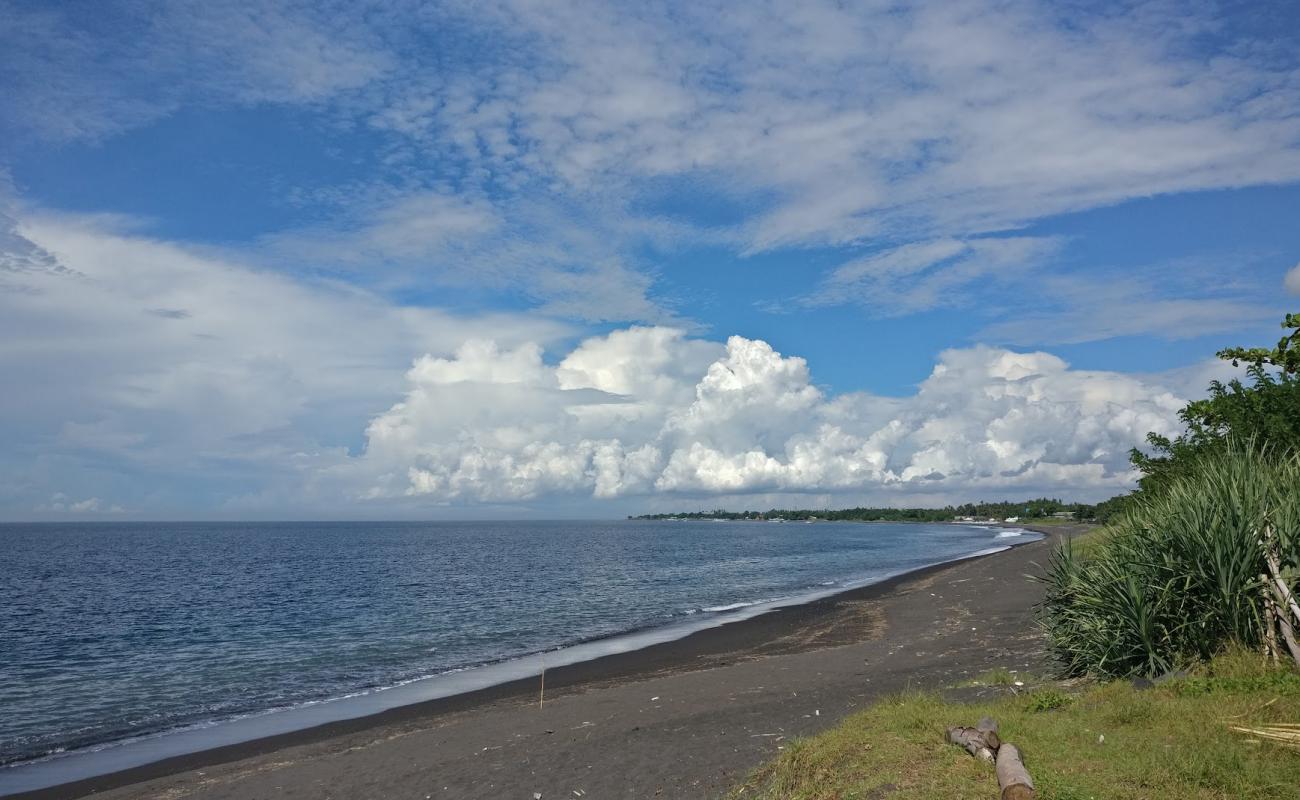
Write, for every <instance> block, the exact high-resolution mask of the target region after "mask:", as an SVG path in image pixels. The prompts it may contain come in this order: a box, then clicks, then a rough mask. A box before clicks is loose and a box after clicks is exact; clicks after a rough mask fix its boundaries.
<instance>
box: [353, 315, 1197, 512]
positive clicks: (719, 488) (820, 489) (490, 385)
mask: <svg viewBox="0 0 1300 800" xmlns="http://www.w3.org/2000/svg"><path fill="white" fill-rule="evenodd" d="M638 352H642V353H644V354H645V355H646V358H645V359H644V360H636V359H635V354H636V353H638ZM710 360H711V363H710ZM633 363H635V364H636V370H635V372H632V371H629V369H628V366H629V365H631V364H633ZM688 365H689V368H688ZM407 379H408V381H409V382H410V389H409V390H408V392H407V394H406V397H405V399H404V400H403V401H402V402H401V403H398V404H397V405H394V406H393V407H392V408H391V409H389V410H388V411H387V412H385V413H384V414H381V415H380V416H378V417H376V418H375V420H374V421H373V422H372V423H371V425H370V428H369V430H368V445H367V448H366V451H365V453H364V454H362V455H361V456H360V457H359V458H355V459H352V460H351V461H350V462H349V463H348V464H347V465H345V466H343V467H339V468H338V469H337V470H336V471H335V473H334V475H333V478H334V479H338V480H342V481H343V482H345V483H351V484H352V485H354V486H366V487H369V488H368V489H367V490H366V494H367V495H368V497H370V498H371V499H374V498H385V497H387V498H402V497H405V498H407V499H412V498H414V499H416V500H423V501H426V502H427V501H436V502H448V501H450V502H503V501H505V502H515V501H525V500H538V499H542V498H546V497H549V496H557V495H558V496H562V497H563V496H568V497H574V496H591V497H597V498H612V497H619V496H638V497H645V496H650V495H655V494H670V495H676V496H680V495H695V494H718V495H733V496H734V495H746V494H755V493H771V492H777V493H800V494H807V493H813V494H816V493H830V494H831V495H844V494H851V493H863V492H869V493H879V492H891V493H894V496H902V497H906V496H910V495H914V494H926V493H936V492H948V493H955V492H962V491H965V492H970V491H974V490H989V491H1009V492H1024V491H1055V490H1061V489H1068V490H1073V491H1080V490H1083V491H1089V490H1091V491H1102V492H1103V493H1104V491H1109V490H1118V489H1121V488H1123V487H1126V486H1128V485H1130V483H1131V481H1132V479H1133V475H1132V473H1131V472H1130V469H1129V466H1128V461H1127V454H1128V450H1129V448H1131V447H1132V446H1134V445H1137V444H1140V443H1141V442H1142V441H1143V439H1144V437H1145V435H1146V434H1147V432H1148V431H1152V430H1154V431H1159V432H1161V433H1173V432H1174V431H1176V429H1177V411H1178V409H1179V408H1181V407H1182V406H1183V405H1184V403H1185V401H1184V400H1183V399H1181V398H1180V397H1178V396H1177V395H1175V394H1174V393H1173V392H1171V391H1169V390H1167V389H1165V388H1163V387H1162V386H1161V385H1160V384H1159V383H1158V382H1155V381H1153V380H1150V379H1147V380H1144V379H1140V378H1137V377H1133V376H1126V375H1122V374H1118V373H1110V372H1096V371H1080V370H1073V369H1070V368H1069V366H1068V365H1067V364H1066V363H1065V362H1064V361H1062V360H1061V359H1059V358H1057V357H1055V356H1052V355H1049V354H1047V353H1015V352H1011V351H1007V350H1000V349H994V348H988V347H977V348H972V349H966V350H948V351H945V352H944V353H943V354H941V356H940V359H939V363H938V364H937V365H936V366H935V369H934V371H933V373H932V374H931V375H930V377H929V378H927V379H926V380H925V381H924V382H923V383H922V384H921V385H920V387H919V388H918V391H917V393H916V394H915V395H914V396H912V397H909V398H901V399H896V398H877V397H873V396H871V395H866V394H850V395H844V396H840V397H836V398H829V397H827V396H826V394H825V393H824V392H823V391H822V390H821V389H819V388H818V387H817V386H816V385H814V384H813V383H812V381H811V376H810V374H809V371H808V367H807V364H806V363H805V362H804V361H803V359H800V358H797V357H788V356H783V355H781V354H780V353H777V352H775V351H774V350H773V349H772V348H771V347H770V346H769V345H768V344H766V343H765V342H762V341H758V340H751V339H745V338H743V337H739V336H733V337H731V338H730V339H729V340H728V341H727V345H726V350H725V352H722V353H719V352H717V350H716V345H712V344H710V343H707V342H699V341H696V340H692V339H690V338H687V337H685V336H684V335H683V334H682V332H681V331H678V330H671V329H663V328H634V329H630V330H621V331H615V332H613V333H611V334H609V335H608V336H603V337H594V338H592V339H589V340H587V341H585V342H583V343H582V344H581V345H579V346H578V347H577V348H576V349H575V350H574V351H573V352H572V353H570V354H569V356H568V357H566V358H565V359H563V360H561V361H560V363H559V364H558V365H556V366H554V367H552V366H548V365H547V364H546V363H545V361H544V360H543V359H542V356H541V351H540V350H539V349H538V348H535V347H530V346H527V345H525V346H522V347H519V348H516V349H513V350H502V349H499V348H497V347H495V346H492V345H490V344H487V343H476V344H471V345H467V346H465V347H463V348H462V349H461V350H460V351H459V352H458V353H457V354H456V356H455V357H454V358H450V359H446V358H424V359H420V360H419V361H417V362H416V364H415V366H414V367H413V368H412V369H411V370H410V371H409V372H408V374H407Z"/></svg>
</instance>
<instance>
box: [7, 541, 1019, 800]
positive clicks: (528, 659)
mask: <svg viewBox="0 0 1300 800" xmlns="http://www.w3.org/2000/svg"><path fill="white" fill-rule="evenodd" d="M1013 530H1014V531H1016V533H1015V534H1014V535H1016V536H1035V535H1038V534H1034V533H1032V532H1031V531H1027V530H1024V529H1020V528H1016V529H1013ZM995 538H1003V537H1002V534H998V536H997V537H995ZM1011 547H1012V545H1010V544H998V545H995V546H993V547H988V548H985V549H982V550H978V551H976V552H973V553H968V554H966V555H962V556H958V557H956V558H951V559H946V560H942V561H936V562H932V563H929V564H923V565H920V566H916V567H909V568H908V569H900V570H895V571H892V572H885V573H877V574H872V575H869V576H864V577H861V578H858V579H854V580H849V581H844V582H842V583H840V584H838V585H835V586H833V587H831V588H824V589H820V590H817V591H812V592H807V593H804V594H799V595H796V596H792V597H785V598H779V599H774V600H762V601H756V602H750V603H733V604H731V605H727V606H714V607H712V608H705V609H701V610H702V611H706V612H713V613H708V614H692V612H687V614H689V615H691V618H690V619H679V620H678V621H676V622H674V623H670V624H668V625H665V626H662V627H658V628H650V629H647V630H643V631H635V632H632V633H627V634H621V635H618V636H612V637H609V638H606V639H597V640H594V641H590V642H582V643H580V644H575V645H571V646H569V647H564V648H560V649H557V650H551V651H549V652H545V653H538V654H534V655H530V656H524V657H522V658H517V659H513V660H510V661H502V662H498V663H494V664H486V665H483V666H478V667H466V668H462V669H457V670H452V671H450V672H444V673H440V674H437V675H429V676H424V677H419V678H412V679H409V680H406V681H403V682H402V683H399V684H396V685H393V686H385V687H380V688H375V689H368V690H364V691H359V692H354V693H352V694H348V695H344V696H340V697H333V698H329V699H325V700H312V701H308V702H304V703H300V704H296V705H293V706H289V707H281V708H276V709H269V710H266V711H262V712H258V713H255V714H250V715H247V716H243V717H238V718H235V719H228V720H216V721H210V722H204V723H199V724H196V725H192V726H189V727H185V728H179V729H172V730H168V731H163V732H159V733H154V734H148V735H145V736H138V737H134V738H131V739H123V740H118V741H113V742H106V743H104V744H100V745H96V746H94V747H88V748H81V749H78V750H72V751H69V752H65V753H58V754H51V755H49V756H45V757H44V758H40V759H35V760H31V761H23V762H18V763H15V764H9V765H6V766H4V767H0V797H3V796H5V795H10V794H17V793H19V792H28V791H33V790H36V789H44V788H47V787H50V786H57V785H59V784H63V783H71V782H73V781H79V780H83V779H86V778H92V777H95V776H98V775H107V774H109V773H113V772H118V771H121V770H125V769H131V768H133V767H139V766H144V765H146V764H152V763H154V762H157V761H162V760H164V759H168V758H173V757H175V756H182V755H188V754H190V753H197V752H201V751H203V750H211V749H213V748H217V747H225V746H227V745H232V744H239V743H241V742H248V741H252V740H254V739H261V738H264V737H268V736H277V735H280V734H284V733H292V732H294V731H300V730H305V729H307V728H314V727H316V726H318V725H325V724H327V723H331V722H339V721H342V720H348V719H356V718H358V717H366V716H370V715H372V714H378V713H381V712H384V711H388V710H390V709H394V708H399V707H401V706H407V705H414V704H416V703H423V702H426V701H429V700H439V699H443V698H447V697H453V696H455V695H459V694H466V693H469V692H473V691H478V690H480V689H487V688H490V687H493V686H499V685H501V684H504V683H509V682H511V681H515V680H520V679H523V678H532V677H537V676H539V675H540V674H541V673H542V671H543V669H555V668H556V667H563V666H568V665H571V664H578V663H582V662H584V661H592V660H595V659H598V658H602V657H604V656H609V655H616V654H619V653H628V652H632V651H635V650H642V649H644V648H647V647H650V646H652V645H656V644H663V643H665V642H672V641H676V640H678V639H684V638H685V637H687V636H689V635H691V634H693V633H697V632H699V631H703V630H708V629H710V628H717V627H721V626H723V625H727V624H730V623H733V622H740V621H742V620H747V619H752V618H754V617H757V616H759V615H761V614H766V613H768V612H771V611H775V610H777V609H781V608H789V607H792V606H799V605H804V604H806V603H811V602H813V601H816V600H820V599H823V598H826V597H831V596H833V595H837V594H840V593H842V592H846V591H852V590H854V589H860V588H863V587H866V586H871V585H873V584H877V583H882V582H884V581H887V580H890V579H891V578H896V577H899V576H901V575H905V574H907V573H909V572H916V571H919V570H922V569H929V568H931V567H936V566H940V565H943V564H953V563H957V562H959V561H966V560H968V559H972V558H979V557H981V556H987V555H992V554H994V553H1000V552H1003V551H1005V550H1010V549H1011Z"/></svg>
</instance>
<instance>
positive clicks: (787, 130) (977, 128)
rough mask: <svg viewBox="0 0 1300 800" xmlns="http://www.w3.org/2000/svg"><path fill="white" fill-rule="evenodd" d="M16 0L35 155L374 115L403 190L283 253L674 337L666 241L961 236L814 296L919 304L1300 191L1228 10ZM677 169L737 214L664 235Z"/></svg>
mask: <svg viewBox="0 0 1300 800" xmlns="http://www.w3.org/2000/svg"><path fill="white" fill-rule="evenodd" d="M0 4H3V5H2V8H3V11H4V15H5V17H6V20H7V22H9V24H8V25H6V26H5V29H4V31H5V32H3V33H0V36H4V37H5V38H4V39H3V41H0V73H3V74H5V75H6V76H7V83H8V87H7V88H9V89H10V95H9V96H10V102H9V105H8V106H7V110H8V111H10V112H11V113H10V114H9V115H8V116H9V117H10V118H11V121H12V124H13V125H14V126H17V127H18V128H20V129H21V130H22V132H25V133H26V134H28V138H30V135H31V134H33V133H35V134H37V135H38V136H39V137H40V138H41V139H42V140H50V139H63V140H67V139H92V140H93V139H98V138H102V137H104V136H107V135H111V134H113V133H117V132H121V131H124V130H127V129H130V128H131V127H133V126H137V125H142V124H146V123H148V122H150V121H152V120H156V119H158V118H159V117H161V116H165V115H167V114H170V113H172V112H173V111H175V110H176V109H179V108H183V107H201V108H205V109H207V108H212V107H225V106H231V105H236V106H241V105H242V106H247V105H260V104H268V103H276V104H287V105H294V106H298V107H306V108H309V109H310V110H311V111H313V112H318V117H317V118H316V119H317V121H318V122H320V123H321V124H322V125H324V126H337V124H338V123H342V127H344V128H346V127H347V126H350V125H353V126H366V127H368V128H369V129H370V130H371V131H373V132H375V133H376V135H377V136H378V137H379V139H380V141H379V143H375V142H374V141H372V140H370V139H365V140H364V148H365V149H366V150H367V153H368V155H367V158H372V159H373V162H374V163H373V164H370V165H368V168H369V169H370V170H371V171H372V172H373V175H372V178H373V181H374V183H375V184H376V185H380V186H384V187H387V189H388V191H389V193H390V196H389V198H388V201H387V202H386V203H382V204H378V205H376V204H375V203H374V202H373V199H372V198H369V197H365V196H364V195H365V194H366V193H365V192H362V193H361V194H362V195H363V197H362V198H360V199H357V198H355V197H353V198H351V199H350V200H349V201H344V203H343V204H344V206H345V212H344V213H343V214H342V216H341V218H336V219H333V220H331V222H330V224H329V227H328V228H322V227H315V228H311V229H309V230H293V231H289V232H286V233H284V234H283V235H282V236H280V237H274V238H275V239H276V240H277V241H278V242H279V243H280V244H281V245H282V246H284V247H287V248H288V250H289V251H290V252H291V253H293V254H294V255H296V256H299V257H301V256H303V255H310V256H311V257H312V258H313V259H317V260H319V261H320V262H322V264H323V265H324V266H327V267H338V266H343V267H351V268H356V269H361V268H362V267H361V265H362V264H363V263H364V264H365V265H366V266H370V265H372V263H373V262H382V263H385V264H387V265H388V266H389V267H390V269H389V271H388V273H387V274H386V275H385V276H384V277H385V279H386V280H388V281H390V282H392V283H400V282H401V281H403V280H404V281H407V282H409V283H415V282H418V281H421V280H425V279H430V280H433V281H434V282H435V283H436V284H437V285H439V286H449V287H465V286H470V287H487V288H489V289H492V290H495V291H500V292H513V293H518V294H521V295H522V296H524V297H526V298H527V299H528V300H529V301H531V302H534V303H536V304H538V305H539V306H540V307H541V308H543V309H544V310H545V311H546V312H547V313H554V314H562V315H571V316H573V317H575V318H581V319H586V320H592V321H597V320H598V321H610V322H624V321H645V322H660V323H663V322H668V323H673V322H674V320H673V319H672V309H671V307H670V304H667V305H669V307H667V308H666V307H665V305H666V304H665V302H664V301H663V300H662V299H661V298H656V297H654V292H653V291H652V289H653V288H654V281H655V277H656V276H655V274H654V271H653V269H651V268H650V266H649V263H648V260H644V259H643V258H639V257H638V256H639V255H640V256H643V252H642V248H643V246H644V245H645V244H646V242H647V240H648V239H649V238H651V235H650V234H649V233H648V231H649V230H650V229H652V228H657V227H658V228H661V231H660V234H661V235H662V236H663V238H665V239H668V240H670V243H673V242H680V241H700V240H708V241H710V242H713V243H725V244H726V245H727V246H728V247H729V248H731V249H733V250H734V251H737V252H740V253H757V252H762V251H768V250H773V249H778V248H786V247H802V246H815V245H843V246H858V245H863V244H869V245H871V246H872V247H873V248H886V249H893V250H894V251H895V252H896V253H902V252H904V251H907V250H908V249H909V248H926V247H936V246H943V245H949V246H952V245H955V244H956V243H960V245H961V247H963V248H965V249H964V250H963V252H962V253H960V254H954V255H952V256H949V257H947V259H946V260H945V259H942V258H940V259H937V260H936V261H935V262H932V263H933V264H934V266H933V267H931V268H928V269H921V270H917V271H914V272H910V273H908V272H902V273H900V272H891V273H889V274H882V275H869V274H860V275H859V276H858V278H857V279H856V280H850V279H849V274H850V273H853V272H854V271H855V270H858V269H860V268H862V267H863V266H864V265H866V264H868V263H869V262H871V261H872V260H873V259H875V258H877V257H878V256H868V257H865V258H858V259H856V260H854V261H851V262H850V263H849V264H846V265H845V266H844V267H842V268H840V269H839V270H837V271H835V272H834V274H832V275H830V276H828V279H827V281H826V282H825V283H824V284H823V285H822V286H821V287H820V288H819V289H818V290H816V291H814V292H813V293H812V294H811V295H810V298H811V299H812V300H813V301H815V302H817V303H826V302H840V301H841V298H845V297H851V298H856V302H862V303H866V304H867V305H868V306H869V307H871V308H872V310H873V312H875V313H882V312H881V309H884V308H886V307H891V308H893V309H894V311H892V312H890V313H906V312H908V311H913V310H921V309H927V308H934V307H945V306H951V305H953V304H954V303H959V302H960V298H961V297H962V296H963V294H964V293H965V292H966V290H967V287H969V286H971V285H972V283H973V282H974V281H977V280H983V279H988V278H995V279H998V280H1002V281H1012V280H1015V279H1017V277H1018V276H1019V277H1020V278H1021V279H1023V280H1022V282H1021V283H1020V284H1018V285H1019V286H1022V287H1025V286H1030V285H1031V283H1032V276H1035V275H1037V274H1038V269H1037V268H1038V267H1040V266H1041V264H1042V262H1043V261H1044V260H1045V259H1046V258H1047V256H1049V255H1050V254H1051V253H1050V246H1049V245H1048V244H1047V243H1044V242H1041V241H1038V242H1036V240H1034V239H1032V238H1031V237H1013V236H1003V237H999V238H997V239H993V238H991V237H987V236H985V235H984V234H987V233H989V232H993V231H1007V230H1012V229H1015V228H1017V227H1019V226H1022V225H1024V224H1027V223H1029V222H1032V221H1034V220H1038V219H1042V218H1044V217H1049V216H1052V215H1056V214H1061V213H1065V212H1071V211H1078V210H1082V209H1088V208H1095V207H1097V206H1102V205H1107V204H1113V203H1118V202H1122V201H1125V200H1130V199H1134V198H1142V197H1150V196H1152V195H1159V194H1165V193H1172V192H1185V191H1195V190H1205V189H1221V188H1230V187H1242V186H1252V185H1261V184H1276V183H1284V182H1290V181H1295V180H1297V179H1300V70H1297V69H1296V68H1295V64H1294V60H1293V59H1289V58H1287V57H1285V56H1286V54H1285V53H1281V54H1280V55H1281V56H1282V57H1279V53H1278V52H1276V51H1273V50H1269V49H1267V48H1266V47H1265V46H1264V45H1263V44H1261V43H1260V42H1259V41H1256V40H1251V39H1250V37H1248V36H1246V35H1245V33H1243V32H1241V31H1238V30H1236V29H1234V28H1233V27H1232V26H1233V24H1235V19H1234V18H1233V17H1232V16H1231V15H1229V16H1228V17H1220V16H1217V15H1214V14H1211V13H1209V12H1208V11H1207V10H1206V9H1201V8H1196V9H1190V10H1189V9H1185V8H1179V7H1174V6H1172V5H1170V4H1167V3H1136V4H1133V5H1131V6H1129V7H1126V9H1125V11H1124V13H1111V12H1109V11H1101V10H1092V9H1089V8H1084V7H1081V6H1073V7H1070V8H1069V9H1066V10H1063V9H1060V8H1057V7H1056V6H1054V5H1052V4H1049V3H1042V2H1034V1H1033V0H1013V1H1012V2H1000V1H995V0H966V1H965V2H961V3H957V4H953V3H928V2H903V3H885V4H879V3H868V4H859V5H855V6H852V7H844V6H843V4H840V3H834V2H830V1H829V0H826V1H824V2H823V1H821V0H811V1H810V2H799V3H782V2H755V3H747V4H745V5H744V7H743V8H736V7H735V4H713V3H693V4H688V5H686V6H682V5H681V4H674V3H660V2H650V3H642V4H636V5H635V6H616V5H603V4H598V5H591V4H587V3H578V2H562V1H559V2H551V3H546V4H537V3H534V2H529V1H528V0H499V1H498V2H472V3H468V2H453V3H448V4H444V5H441V6H438V7H417V6H412V5H410V4H406V3H403V2H397V1H396V0H394V2H374V3H357V4H344V3H324V4H299V3H290V2H277V1H276V0H245V1H244V2H239V3H233V4H232V3H224V4H213V3H200V2H185V3H179V4H177V3H173V4H167V5H165V6H162V7H157V8H154V7H150V8H149V9H148V11H149V13H141V9H140V8H139V7H137V6H135V5H132V4H128V3H95V4H93V6H94V8H93V10H94V11H95V12H96V13H78V10H77V9H76V8H72V9H68V8H64V7H60V8H58V9H45V8H42V9H39V10H32V7H31V6H29V5H23V4H18V3H14V2H4V0H0ZM88 8H89V7H88ZM331 129H332V130H337V129H338V128H337V127H331ZM674 180H684V181H689V183H690V185H691V187H692V190H693V191H695V190H697V189H698V190H700V191H701V192H702V193H704V195H705V196H706V197H711V198H717V199H719V201H720V202H725V203H726V204H731V205H734V206H735V207H736V208H737V209H738V212H737V214H736V215H735V217H736V218H737V219H738V221H733V222H728V223H726V224H716V225H706V224H700V223H699V221H698V220H692V221H678V223H677V224H676V225H675V227H672V226H661V225H660V223H662V222H663V221H662V220H659V219H656V218H655V216H654V214H650V213H648V212H646V211H645V210H644V208H645V205H644V204H643V202H642V201H645V200H646V199H647V198H649V199H655V198H656V197H658V196H659V195H658V193H659V192H660V191H661V190H662V187H663V185H664V183H665V182H666V181H674ZM395 187H400V188H395ZM334 188H335V190H336V191H335V194H336V195H338V196H348V197H350V196H351V193H350V192H348V191H344V190H343V189H340V188H339V187H334ZM345 188H346V187H345ZM323 193H328V191H326V192H323ZM310 194H311V192H309V191H307V192H302V193H301V196H306V195H310ZM647 216H648V217H649V218H648V219H647V218H646V217H647ZM317 218H320V216H319V215H318V216H317ZM669 227H671V230H669ZM290 245H292V246H290ZM1017 245H1020V246H1026V247H1043V248H1044V249H1042V250H1039V251H1036V252H1032V253H1030V252H1022V253H1019V254H1016V253H1013V252H1010V251H1009V248H1013V247H1015V246H1017ZM992 248H1000V249H1002V250H1003V252H1002V253H1001V257H1002V258H1004V259H1006V260H1005V261H1002V262H998V261H997V259H998V257H999V254H997V253H994V252H992ZM259 258H260V256H259Z"/></svg>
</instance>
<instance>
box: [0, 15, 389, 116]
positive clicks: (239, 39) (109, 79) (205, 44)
mask: <svg viewBox="0 0 1300 800" xmlns="http://www.w3.org/2000/svg"><path fill="white" fill-rule="evenodd" d="M37 6H38V7H33V5H32V4H26V3H22V2H15V1H14V0H0V16H3V18H4V19H5V25H4V26H2V27H0V75H4V76H5V79H6V81H5V83H6V112H7V113H6V117H7V119H6V120H5V123H7V124H4V123H0V130H5V129H8V132H9V134H10V135H11V136H23V137H28V136H35V137H38V138H40V139H42V140H45V141H49V140H56V141H57V140H71V141H76V140H91V141H95V140H99V139H102V138H103V137H105V136H110V135H114V134H118V133H121V132H123V131H126V130H130V129H131V128H135V127H138V126H141V125H145V124H148V123H150V122H153V121H156V120H157V119H159V118H161V117H164V116H167V115H168V114H171V113H173V112H174V111H176V110H177V109H178V108H181V107H184V106H186V105H193V106H206V105H212V104H218V105H227V104H233V105H256V104H259V103H265V102H274V103H291V104H312V103H320V102H323V101H326V100H330V99H333V98H336V97H337V96H338V95H340V94H342V93H346V92H348V91H351V90H356V89H360V88H362V87H365V86H367V85H370V84H372V83H374V82H375V81H377V80H378V79H380V78H381V77H383V76H385V75H388V74H389V73H390V72H391V71H392V69H393V68H394V67H395V66H396V64H397V61H396V58H395V56H394V55H393V54H392V53H391V52H390V51H389V50H388V49H387V48H386V47H384V46H383V45H382V42H381V41H380V39H379V38H378V36H377V35H376V31H374V30H373V29H372V28H370V27H369V26H367V25H366V24H364V19H363V16H364V13H365V9H362V8H359V7H357V8H353V9H347V7H345V6H337V7H334V8H331V7H330V6H329V5H327V4H317V5H316V7H315V8H309V7H306V6H301V5H295V4H292V3H286V2H279V1H278V0H239V1H238V2H226V3H207V2H201V0H176V1H174V2H168V3H163V4H154V3H136V2H112V3H109V2H89V3H75V2H74V3H68V4H63V5H61V6H58V7H55V6H50V5H48V4H37ZM11 126H12V127H11Z"/></svg>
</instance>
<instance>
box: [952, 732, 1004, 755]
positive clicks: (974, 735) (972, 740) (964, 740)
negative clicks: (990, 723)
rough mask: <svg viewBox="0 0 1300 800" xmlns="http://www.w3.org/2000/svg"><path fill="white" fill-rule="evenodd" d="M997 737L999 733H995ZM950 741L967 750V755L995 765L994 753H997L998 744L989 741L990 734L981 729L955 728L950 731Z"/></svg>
mask: <svg viewBox="0 0 1300 800" xmlns="http://www.w3.org/2000/svg"><path fill="white" fill-rule="evenodd" d="M993 736H994V737H996V736H997V733H996V732H994V733H993ZM948 741H949V742H951V743H952V744H955V745H957V746H958V747H961V748H965V750H966V752H967V753H970V754H971V755H973V756H975V757H976V758H978V759H980V760H981V761H987V762H989V763H990V764H992V763H993V757H994V753H995V752H997V747H998V744H1000V743H998V744H995V743H992V742H990V741H989V739H988V732H986V731H982V730H980V729H979V728H964V727H960V726H958V727H953V728H949V729H948Z"/></svg>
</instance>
